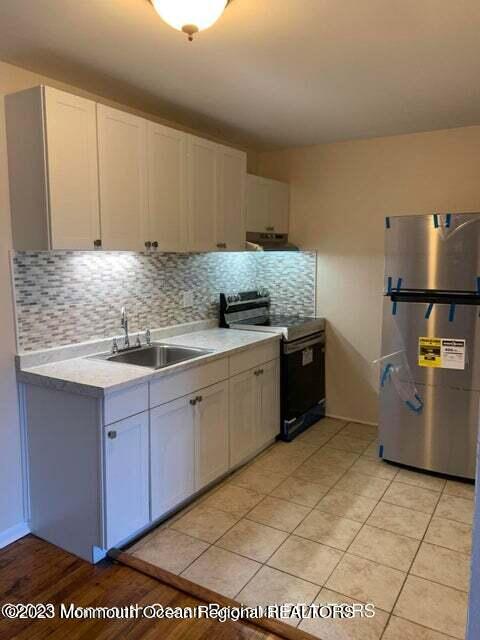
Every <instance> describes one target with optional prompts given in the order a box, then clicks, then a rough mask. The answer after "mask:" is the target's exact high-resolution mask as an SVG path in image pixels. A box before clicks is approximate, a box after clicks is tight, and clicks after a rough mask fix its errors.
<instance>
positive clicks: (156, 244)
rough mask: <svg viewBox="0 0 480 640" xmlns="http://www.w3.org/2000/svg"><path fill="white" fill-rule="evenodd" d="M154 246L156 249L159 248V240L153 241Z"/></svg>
mask: <svg viewBox="0 0 480 640" xmlns="http://www.w3.org/2000/svg"><path fill="white" fill-rule="evenodd" d="M152 247H153V248H154V249H158V242H157V241H156V240H155V242H152Z"/></svg>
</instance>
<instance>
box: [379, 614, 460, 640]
mask: <svg viewBox="0 0 480 640" xmlns="http://www.w3.org/2000/svg"><path fill="white" fill-rule="evenodd" d="M450 638H451V636H445V635H444V634H443V633H439V632H438V631H432V629H427V628H426V627H421V626H420V625H418V624H415V623H414V622H410V621H409V620H404V619H403V618H397V616H392V617H391V618H390V620H389V623H388V626H387V629H386V631H385V633H384V634H383V638H382V640H450Z"/></svg>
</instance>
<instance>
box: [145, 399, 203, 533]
mask: <svg viewBox="0 0 480 640" xmlns="http://www.w3.org/2000/svg"><path fill="white" fill-rule="evenodd" d="M150 447H151V452H150V470H151V472H150V476H151V491H152V520H156V519H157V518H160V517H161V516H162V515H163V514H165V513H166V512H167V511H169V510H170V509H172V508H173V507H175V506H176V505H177V504H179V503H180V502H182V501H183V500H185V499H186V498H188V497H189V496H191V495H192V494H193V493H194V491H195V424H194V409H193V406H192V405H191V404H190V400H189V399H188V398H181V399H180V400H174V401H173V402H169V403H167V404H164V405H162V406H160V407H157V408H156V409H153V410H152V411H151V414H150Z"/></svg>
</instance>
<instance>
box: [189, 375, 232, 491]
mask: <svg viewBox="0 0 480 640" xmlns="http://www.w3.org/2000/svg"><path fill="white" fill-rule="evenodd" d="M195 402H196V404H195V452H196V454H195V457H196V465H195V466H196V474H195V475H196V482H195V489H196V490H197V491H198V490H199V489H202V488H203V487H205V486H206V485H207V484H209V483H210V482H213V480H215V479H216V478H218V477H219V476H221V475H222V474H223V473H225V472H226V471H228V466H229V465H228V382H227V381H225V382H220V383H218V384H215V385H213V387H208V388H207V389H202V390H201V391H200V392H199V394H198V395H197V396H196V397H195Z"/></svg>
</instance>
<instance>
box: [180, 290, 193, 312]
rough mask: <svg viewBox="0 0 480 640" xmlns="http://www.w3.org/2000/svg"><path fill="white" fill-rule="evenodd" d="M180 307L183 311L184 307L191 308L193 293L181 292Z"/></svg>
mask: <svg viewBox="0 0 480 640" xmlns="http://www.w3.org/2000/svg"><path fill="white" fill-rule="evenodd" d="M182 306H183V308H184V309H185V308H186V307H193V291H184V292H183V302H182Z"/></svg>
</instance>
